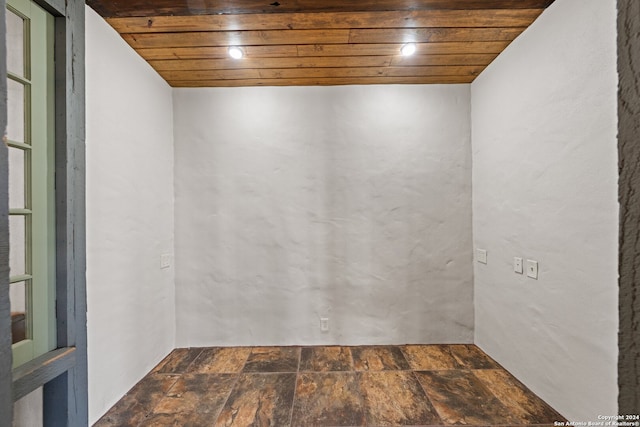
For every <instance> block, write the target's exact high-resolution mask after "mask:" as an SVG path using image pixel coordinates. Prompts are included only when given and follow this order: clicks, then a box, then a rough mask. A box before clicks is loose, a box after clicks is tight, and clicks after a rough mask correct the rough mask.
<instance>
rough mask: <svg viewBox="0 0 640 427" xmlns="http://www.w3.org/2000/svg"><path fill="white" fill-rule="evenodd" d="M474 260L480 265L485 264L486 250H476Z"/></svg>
mask: <svg viewBox="0 0 640 427" xmlns="http://www.w3.org/2000/svg"><path fill="white" fill-rule="evenodd" d="M476 260H477V261H478V262H479V263H481V264H486V263H487V250H486V249H480V248H477V249H476Z"/></svg>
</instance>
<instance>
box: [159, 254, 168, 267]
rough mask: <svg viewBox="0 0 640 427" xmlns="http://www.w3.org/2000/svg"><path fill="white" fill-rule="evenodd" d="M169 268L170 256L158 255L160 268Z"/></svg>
mask: <svg viewBox="0 0 640 427" xmlns="http://www.w3.org/2000/svg"><path fill="white" fill-rule="evenodd" d="M169 267H171V254H162V255H160V268H169Z"/></svg>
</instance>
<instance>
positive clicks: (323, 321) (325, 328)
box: [320, 317, 329, 332]
mask: <svg viewBox="0 0 640 427" xmlns="http://www.w3.org/2000/svg"><path fill="white" fill-rule="evenodd" d="M320 330H321V331H322V332H329V318H328V317H321V318H320Z"/></svg>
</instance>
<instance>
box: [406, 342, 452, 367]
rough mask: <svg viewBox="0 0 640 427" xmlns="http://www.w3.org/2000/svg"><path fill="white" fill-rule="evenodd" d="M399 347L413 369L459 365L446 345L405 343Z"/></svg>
mask: <svg viewBox="0 0 640 427" xmlns="http://www.w3.org/2000/svg"><path fill="white" fill-rule="evenodd" d="M401 348H402V352H403V353H404V355H405V357H406V358H407V361H408V362H409V365H410V366H411V369H413V370H416V371H432V370H444V369H460V365H459V364H458V362H456V359H454V357H453V355H452V354H451V352H450V350H449V347H448V346H442V345H405V346H403V347H401Z"/></svg>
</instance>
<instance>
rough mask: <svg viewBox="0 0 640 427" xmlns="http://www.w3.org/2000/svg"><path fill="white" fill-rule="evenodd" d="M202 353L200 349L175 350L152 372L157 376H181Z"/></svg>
mask: <svg viewBox="0 0 640 427" xmlns="http://www.w3.org/2000/svg"><path fill="white" fill-rule="evenodd" d="M201 352H202V349H201V348H177V349H175V350H173V351H172V352H171V353H169V355H168V356H167V357H165V358H164V360H162V362H160V363H159V364H158V366H156V367H155V368H154V369H153V371H151V372H154V373H159V374H181V373H183V372H185V371H186V370H187V368H188V367H189V365H191V362H193V361H194V360H195V358H196V357H198V355H200V353H201Z"/></svg>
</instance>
